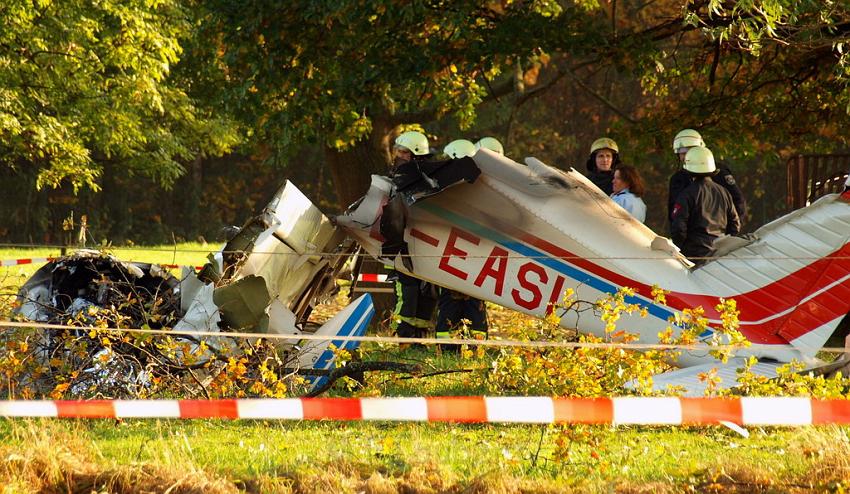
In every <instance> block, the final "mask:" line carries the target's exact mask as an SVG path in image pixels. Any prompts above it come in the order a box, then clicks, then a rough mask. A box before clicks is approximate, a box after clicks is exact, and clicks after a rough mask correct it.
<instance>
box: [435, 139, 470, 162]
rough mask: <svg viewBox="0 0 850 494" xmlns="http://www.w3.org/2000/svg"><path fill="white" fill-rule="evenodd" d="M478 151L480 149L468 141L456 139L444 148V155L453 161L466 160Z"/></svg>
mask: <svg viewBox="0 0 850 494" xmlns="http://www.w3.org/2000/svg"><path fill="white" fill-rule="evenodd" d="M476 151H478V149H477V148H476V147H475V144H473V143H472V141H469V140H467V139H455V140H454V141H452V142H450V143H448V144H446V147H444V148H443V154H445V155H446V156H448V157H449V158H451V159H458V158H466V157H467V156H472V155H473V154H475V152H476Z"/></svg>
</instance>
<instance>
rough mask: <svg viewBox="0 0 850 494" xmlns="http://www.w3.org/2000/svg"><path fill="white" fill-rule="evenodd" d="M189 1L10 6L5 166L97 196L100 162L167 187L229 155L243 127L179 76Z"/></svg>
mask: <svg viewBox="0 0 850 494" xmlns="http://www.w3.org/2000/svg"><path fill="white" fill-rule="evenodd" d="M189 7H190V6H189V5H188V3H187V2H160V1H148V0H134V1H113V0H108V1H101V2H95V3H92V2H88V1H85V0H72V1H63V2H53V1H49V0H45V1H38V2H27V1H22V0H11V1H9V2H5V3H4V5H3V6H2V7H0V161H2V163H3V164H4V165H5V166H8V167H12V168H15V169H20V168H23V167H34V168H36V169H38V171H39V172H38V180H37V186H38V187H39V188H41V187H58V186H59V185H60V184H61V183H63V182H66V181H67V183H70V184H71V185H72V186H73V188H74V191H77V190H79V189H80V188H81V187H91V188H94V189H97V188H98V182H97V180H98V176H99V175H100V174H101V171H102V167H101V162H102V161H103V160H109V161H111V162H118V163H121V164H122V165H123V166H124V168H125V169H126V170H127V172H128V173H131V174H132V173H142V174H145V175H148V176H151V177H154V178H156V179H158V180H159V181H160V182H161V183H163V184H165V185H168V184H171V183H173V181H174V180H175V179H176V178H177V177H178V176H179V175H180V174H181V173H182V172H183V166H182V164H181V161H185V160H188V159H192V158H194V157H196V156H198V155H203V154H205V153H210V154H220V153H221V152H223V151H226V150H228V149H229V148H230V147H232V146H233V145H234V144H235V143H236V142H237V140H238V139H237V136H236V134H235V132H234V127H233V125H232V124H231V123H228V121H227V120H226V118H220V117H215V116H213V115H212V114H211V112H210V111H209V110H205V109H203V108H202V107H200V106H198V105H197V104H196V102H195V101H193V100H192V99H191V98H190V97H189V95H188V94H187V93H186V91H185V90H184V89H181V88H180V86H179V85H178V84H176V82H175V80H174V78H173V77H172V75H171V71H172V67H173V66H174V65H175V64H177V63H178V61H179V60H180V56H181V53H182V48H181V42H182V41H183V40H185V39H186V38H187V37H189V36H191V34H192V22H191V21H192V18H191V15H190V12H191V10H190V8H189Z"/></svg>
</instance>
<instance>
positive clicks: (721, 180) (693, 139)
mask: <svg viewBox="0 0 850 494" xmlns="http://www.w3.org/2000/svg"><path fill="white" fill-rule="evenodd" d="M694 147H705V141H703V140H702V136H701V135H700V134H699V132H697V131H695V130H694V129H683V130H681V131H679V133H678V134H676V137H674V138H673V152H674V153H676V155H677V156H678V161H679V165H680V166H681V165H683V164H684V163H685V154H687V152H688V150H689V149H691V148H694ZM715 165H716V166H717V176H716V177H714V178H715V182H717V183H718V184H720V185H722V186H723V187H724V188H725V189H726V190H727V191H729V194H730V195H731V196H732V203H733V204H734V205H735V211H736V212H737V213H738V218H739V219H740V220H741V222H743V221H744V216H745V215H746V214H747V200H746V199H745V198H744V193H743V192H742V191H741V188H740V187H738V184H737V183H736V182H735V177H733V176H732V171H731V170H729V167H728V166H726V165H725V164H724V163H717V162H715ZM691 180H692V175H691V174H690V173H688V172H687V171H686V170H685V169H684V168H679V170H678V171H676V173H674V174H673V175H672V176H671V177H670V184H669V187H668V190H667V219H669V220H670V221H672V220H673V206H674V205H675V204H676V198H678V197H679V194H680V193H681V192H682V191H683V190H685V188H686V187H687V186H688V185H689V184H690V183H691Z"/></svg>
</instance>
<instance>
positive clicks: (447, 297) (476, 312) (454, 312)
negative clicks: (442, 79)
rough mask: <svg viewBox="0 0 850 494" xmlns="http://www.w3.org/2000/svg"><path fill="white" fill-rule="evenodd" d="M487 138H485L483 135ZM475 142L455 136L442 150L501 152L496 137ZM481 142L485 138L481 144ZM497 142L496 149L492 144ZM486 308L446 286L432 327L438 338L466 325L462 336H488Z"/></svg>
mask: <svg viewBox="0 0 850 494" xmlns="http://www.w3.org/2000/svg"><path fill="white" fill-rule="evenodd" d="M484 139H488V138H486V137H485V138H484ZM484 139H482V140H481V141H478V143H479V144H481V145H480V146H479V145H478V144H472V142H470V141H468V140H466V139H457V140H454V141H452V142H450V143H448V144H447V145H446V147H445V148H444V149H443V153H444V154H445V155H446V156H448V157H450V158H452V159H458V158H463V157H466V156H472V155H473V154H475V152H476V151H477V150H478V149H480V148H481V147H487V149H490V150H492V151H494V152H499V153H500V154H501V152H502V151H503V150H502V149H501V144H499V141H497V140H496V139H493V138H492V137H490V138H489V139H490V141H484ZM482 141H484V142H483V143H482ZM493 141H495V144H498V149H499V151H496V150H495V149H493V148H492V147H488V146H494V144H493ZM488 327H489V326H488V324H487V310H486V308H485V306H484V301H483V300H478V299H476V298H472V297H470V296H468V295H464V294H463V293H460V292H456V291H454V290H450V289H448V288H440V293H439V296H438V298H437V325H436V327H435V332H436V337H437V339H450V338H453V337H454V336H455V335H459V334H460V333H461V332H462V330H463V329H464V328H465V329H466V330H467V334H465V335H461V336H464V337H470V338H474V339H482V340H483V339H487V330H488ZM440 348H442V349H444V350H447V351H457V350H459V349H460V347H459V346H458V345H440Z"/></svg>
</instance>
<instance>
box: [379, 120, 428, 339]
mask: <svg viewBox="0 0 850 494" xmlns="http://www.w3.org/2000/svg"><path fill="white" fill-rule="evenodd" d="M430 156H431V148H430V144H429V142H428V137H427V136H426V135H425V134H423V133H422V132H418V131H415V130H410V131H407V132H403V133H401V134H399V136H398V137H396V139H395V141H394V144H393V166H394V167H395V168H398V167H399V166H400V165H402V164H404V163H407V162H410V161H424V160H426V159H428V158H429V157H430ZM389 206H390V205H388V206H387V207H389ZM387 268H388V269H390V271H389V275H388V277H387V281H390V280H393V281H394V282H395V283H394V285H395V297H396V303H395V309H394V310H393V317H392V322H391V323H390V327H391V328H392V329H393V330H394V331H395V333H396V334H397V335H398V336H400V337H402V338H425V337H427V336H428V333H429V332H430V329H431V315H432V314H433V313H434V308H435V307H436V305H437V299H436V297H435V293H434V290H435V288H434V286H433V285H432V284H430V283H428V282H425V281H422V280H420V279H419V278H414V277H413V276H410V275H408V274H405V273H402V272H400V271H395V270H394V269H392V267H391V266H387Z"/></svg>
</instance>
